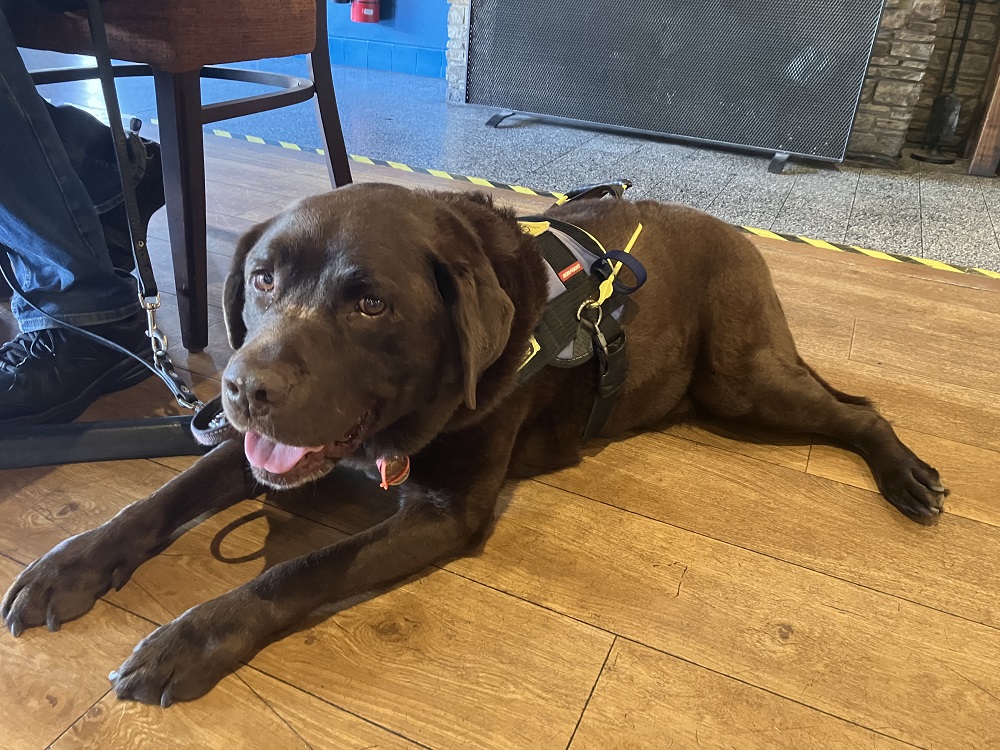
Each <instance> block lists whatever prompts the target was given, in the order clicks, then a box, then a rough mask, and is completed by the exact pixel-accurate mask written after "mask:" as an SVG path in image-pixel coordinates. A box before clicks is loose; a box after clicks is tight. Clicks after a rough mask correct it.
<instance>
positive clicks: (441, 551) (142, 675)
mask: <svg viewBox="0 0 1000 750" xmlns="http://www.w3.org/2000/svg"><path fill="white" fill-rule="evenodd" d="M502 441H503V442H505V443H508V444H507V445H505V447H503V448H502V449H501V451H500V452H497V453H494V452H493V451H490V450H489V448H488V447H484V446H482V445H479V444H478V443H477V444H476V445H471V446H470V445H468V444H466V445H464V448H466V450H464V451H462V453H461V455H457V456H456V457H455V459H454V460H451V461H449V462H448V463H447V464H444V465H442V464H437V463H434V464H433V465H432V467H431V468H429V469H428V468H423V467H421V466H415V467H414V474H413V476H411V479H410V480H409V482H408V483H407V484H406V485H403V487H404V488H406V489H405V490H404V492H402V493H401V495H402V500H401V502H400V507H399V509H398V511H397V512H396V513H395V514H394V515H393V516H391V517H390V518H388V519H386V520H385V521H382V522H381V523H379V524H377V525H375V526H373V527H371V528H370V529H367V530H366V531H363V532H361V533H359V534H356V535H354V536H351V537H349V538H347V539H344V540H342V541H340V542H338V543H337V544H334V545H331V546H329V547H325V548H323V549H320V550H317V551H315V552H312V553H310V554H308V555H304V556H302V557H298V558H295V559H293V560H289V561H287V562H283V563H280V564H278V565H275V566H274V567H272V568H270V569H268V570H267V571H265V572H264V573H262V574H261V575H259V576H258V577H257V578H255V579H254V580H252V581H250V582H249V583H247V584H244V585H243V586H240V587H239V588H236V589H233V590H232V591H230V592H228V593H226V594H223V595H222V596H220V597H218V598H217V599H213V600H211V601H208V602H205V603H204V604H200V605H198V606H197V607H194V608H192V609H190V610H188V611H187V612H185V613H184V614H183V615H181V616H180V617H179V618H177V619H176V620H174V621H173V622H170V623H167V624H166V625H164V626H162V627H161V628H159V629H158V630H156V631H154V632H153V633H152V634H150V635H149V636H148V637H147V638H146V639H145V640H143V641H142V643H140V644H139V645H138V646H137V647H136V650H135V651H134V652H133V654H132V656H130V657H129V658H128V660H126V661H125V663H124V664H123V665H122V666H121V667H120V668H119V669H118V670H117V672H114V673H112V680H113V681H114V683H115V690H116V692H117V694H118V697H119V698H126V699H132V700H137V701H142V702H143V703H153V704H157V703H158V704H160V705H162V706H167V705H170V704H171V703H173V702H174V701H178V700H191V699H193V698H197V697H198V696H200V695H203V694H204V693H206V692H207V691H208V690H210V689H211V688H212V687H213V686H214V685H215V684H216V683H217V682H218V681H219V680H220V679H221V678H222V677H224V676H225V675H226V674H227V673H228V672H230V671H232V670H233V669H236V668H237V667H238V666H239V665H240V663H241V661H244V660H246V659H248V658H249V657H250V656H251V655H252V654H253V653H254V652H255V651H256V650H258V649H259V648H261V647H262V646H263V645H264V644H265V643H267V642H268V640H269V639H270V638H271V637H273V636H274V634H276V633H279V632H281V631H283V630H286V629H288V628H290V627H292V626H294V625H296V624H297V623H299V622H300V621H301V620H302V619H303V618H304V617H305V616H306V615H307V614H309V613H310V612H312V611H313V610H315V609H316V608H318V607H320V606H322V605H324V604H328V603H333V602H338V601H343V600H344V599H347V598H349V597H352V596H356V595H358V594H362V593H364V592H367V591H370V590H371V589H373V588H376V587H380V586H382V585H385V584H388V583H391V582H394V581H397V580H399V579H400V578H403V577H405V576H407V575H410V574H412V573H415V572H418V571H420V570H423V569H424V568H426V567H428V566H429V565H431V564H433V563H435V562H437V561H439V560H442V559H445V558H448V557H453V556H455V555H458V554H460V553H462V552H464V551H465V550H467V549H468V548H469V547H470V545H472V544H473V543H476V542H478V541H479V540H480V539H481V538H482V536H483V535H484V534H485V532H486V531H487V530H488V528H489V525H490V523H491V522H492V520H493V512H494V508H495V506H496V502H497V497H498V493H499V490H500V486H501V484H502V482H503V480H504V474H505V470H506V466H507V461H508V460H509V456H510V450H511V445H510V444H512V443H513V437H509V438H502ZM483 442H484V443H485V442H493V444H494V445H493V447H496V443H497V442H499V441H497V440H496V436H495V435H491V436H490V437H489V439H488V440H487V441H483ZM453 443H454V446H452V447H447V448H445V449H444V450H443V451H440V450H439V451H438V454H439V455H441V454H444V455H448V454H449V453H453V454H454V449H455V448H457V447H458V446H460V445H461V443H462V441H461V440H456V441H453ZM503 451H505V452H503ZM487 455H488V456H489V457H490V460H488V461H484V460H483V457H484V456H487ZM423 457H424V454H421V459H423ZM494 457H496V458H497V459H498V460H497V462H496V463H495V464H494V463H492V458H494ZM502 457H503V458H502ZM422 468H423V473H422V474H421V469H422ZM484 469H485V470H486V471H484ZM429 474H430V475H432V476H433V477H434V480H435V481H434V484H435V485H436V486H437V487H439V488H438V489H434V490H432V491H430V490H424V489H421V483H422V482H425V481H427V479H428V475H429ZM438 478H440V481H437V480H438ZM411 482H415V483H416V484H413V485H411V484H410V483H411ZM441 482H447V483H448V485H447V487H443V488H441Z"/></svg>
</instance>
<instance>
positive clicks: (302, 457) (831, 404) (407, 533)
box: [2, 184, 946, 706]
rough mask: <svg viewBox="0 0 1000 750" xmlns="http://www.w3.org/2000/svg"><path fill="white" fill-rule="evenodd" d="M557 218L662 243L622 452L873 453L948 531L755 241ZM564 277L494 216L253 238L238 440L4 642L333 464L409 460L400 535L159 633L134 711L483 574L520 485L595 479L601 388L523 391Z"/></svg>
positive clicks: (380, 208)
mask: <svg viewBox="0 0 1000 750" xmlns="http://www.w3.org/2000/svg"><path fill="white" fill-rule="evenodd" d="M549 215H550V216H551V217H553V218H557V219H561V220H563V221H566V222H569V223H571V224H574V225H577V226H578V227H581V228H583V229H585V230H587V231H588V232H590V233H591V234H592V235H594V236H595V237H597V238H598V239H599V240H600V241H601V242H602V243H603V244H604V246H605V247H609V248H616V247H618V248H620V247H622V246H624V245H625V244H626V242H627V241H628V240H629V238H630V237H631V235H632V234H633V232H634V230H635V228H636V226H637V225H638V224H639V223H640V222H641V223H642V225H643V227H644V229H643V231H642V234H641V235H640V236H639V239H638V241H637V243H636V245H635V247H634V249H633V254H634V255H635V256H636V257H637V258H638V259H639V260H641V262H642V263H643V264H644V266H645V267H646V268H647V269H648V271H649V278H648V282H647V283H646V284H645V285H644V286H643V287H642V288H641V289H639V290H638V291H636V292H635V293H634V294H632V295H631V296H630V297H629V298H628V302H627V305H626V309H625V311H624V315H623V317H622V327H623V328H624V329H625V330H626V331H627V334H628V339H629V351H630V352H631V355H630V369H629V371H628V379H627V381H626V383H625V385H624V387H623V388H622V389H621V391H620V397H619V399H618V401H617V403H616V405H615V407H614V409H613V411H612V412H611V414H610V418H609V419H608V421H607V422H606V423H605V425H604V428H603V430H602V432H601V434H602V436H604V437H607V438H614V437H620V436H624V435H626V434H627V433H628V432H630V431H634V430H638V429H641V428H644V427H648V426H651V425H654V424H655V423H659V422H662V421H663V420H668V419H672V418H678V417H681V416H683V415H684V414H686V413H688V412H689V411H691V410H692V409H697V410H698V411H700V412H701V413H705V414H709V415H712V416H715V417H718V418H721V419H726V420H735V421H738V422H742V423H745V424H748V425H760V426H763V427H766V428H768V429H772V430H780V431H788V432H793V433H818V434H821V435H826V436H829V437H831V438H834V439H836V440H839V441H841V442H843V443H844V444H845V445H846V446H848V447H850V448H852V449H853V450H855V451H857V452H858V453H859V454H861V455H862V456H863V457H864V459H865V460H866V461H867V463H868V465H869V466H870V467H871V470H872V473H873V474H874V476H875V480H876V482H877V483H878V487H879V489H880V491H881V492H882V494H883V495H884V496H885V498H886V499H887V500H888V501H889V502H890V503H892V504H893V505H894V506H896V507H897V508H898V509H899V510H900V511H902V512H903V513H905V514H906V515H907V516H909V517H910V518H912V519H914V520H916V521H922V522H930V521H933V520H934V519H935V518H937V516H938V514H939V513H940V512H941V510H942V504H943V499H944V496H945V494H946V490H945V488H944V487H943V486H942V485H941V482H940V479H939V477H938V473H937V471H935V470H934V469H933V468H931V467H930V466H928V465H927V464H926V463H924V462H923V461H921V460H920V459H919V458H917V456H916V455H914V453H913V452H912V451H911V450H910V449H909V448H907V447H906V446H905V445H904V444H903V443H902V442H900V440H899V438H897V437H896V435H895V433H894V432H893V429H892V427H891V426H890V425H889V423H888V422H887V421H886V420H885V419H884V418H883V417H882V416H881V415H880V414H879V413H878V412H877V411H876V410H875V409H874V408H873V407H872V406H871V405H870V404H869V403H868V401H867V400H866V399H864V398H860V397H857V396H850V395H847V394H845V393H842V392H840V391H838V390H836V389H835V388H833V387H831V386H830V385H828V384H827V383H826V382H824V381H823V380H822V379H821V378H820V377H819V376H818V375H817V374H816V373H815V372H813V370H812V369H810V367H809V366H808V365H807V364H806V363H805V362H803V360H802V358H801V357H800V356H799V355H798V353H797V352H796V348H795V344H794V343H793V341H792V335H791V333H790V332H789V329H788V325H787V323H786V321H785V317H784V314H783V313H782V309H781V305H780V303H779V301H778V297H777V295H776V294H775V291H774V287H773V286H772V283H771V278H770V274H769V272H768V269H767V267H766V265H765V264H764V260H763V258H762V257H761V255H760V253H759V252H758V251H757V250H756V248H755V247H754V246H753V245H752V244H751V243H750V242H749V241H748V240H747V239H746V238H745V237H744V236H743V235H742V234H740V233H739V232H738V231H737V230H735V229H734V228H732V227H730V226H729V225H727V224H724V223H723V222H721V221H718V220H716V219H714V218H712V217H711V216H709V215H707V214H705V213H702V212H700V211H696V210H693V209H690V208H684V207H682V206H677V205H665V204H661V203H656V202H651V201H640V202H635V203H632V202H628V201H622V200H580V201H575V202H571V203H568V204H566V205H563V206H558V207H554V208H552V209H551V210H550V211H549ZM545 274H546V271H545V268H544V267H543V260H542V259H541V257H540V255H539V251H538V248H537V246H536V242H535V240H534V239H533V238H532V237H531V236H529V235H528V234H526V233H525V232H523V231H522V229H521V227H520V226H519V225H518V223H517V221H516V220H515V217H514V215H513V214H512V213H511V212H510V211H509V210H506V209H502V208H498V207H496V206H494V205H493V203H492V201H491V199H490V198H489V197H487V196H485V195H483V194H468V193H443V192H442V193H437V192H419V191H417V192H415V191H410V190H407V189H404V188H400V187H395V186H391V185H378V184H362V185H355V186H351V187H346V188H342V189H340V190H337V191H336V192H333V193H329V194H326V195H320V196H316V197H311V198H307V199H305V200H302V201H301V202H299V203H298V204H296V205H295V206H293V207H292V208H290V209H289V210H287V211H285V212H284V213H282V214H281V215H279V216H277V217H275V218H273V219H271V220H269V221H266V222H264V223H262V224H260V225H259V226H257V227H255V228H254V229H252V230H251V231H250V232H249V233H248V234H247V235H246V236H244V237H243V238H242V239H241V241H240V242H239V245H238V247H237V250H236V254H235V258H234V262H233V267H232V272H231V273H230V275H229V278H228V280H227V281H226V287H225V312H226V323H227V326H228V330H229V336H230V338H231V341H232V345H233V347H234V349H235V350H236V353H235V354H234V355H233V357H232V359H231V361H230V362H229V365H228V367H227V368H226V371H225V374H224V378H223V384H222V390H223V393H222V398H223V401H224V408H225V413H226V416H227V417H228V419H229V422H230V423H231V425H232V427H233V428H235V430H236V431H238V433H239V434H240V439H232V440H228V441H226V442H225V443H223V444H221V445H220V446H218V447H217V448H215V449H214V450H213V451H211V452H210V453H209V454H208V455H206V456H204V457H203V458H201V459H200V460H199V461H198V462H197V463H196V464H195V465H194V466H192V467H191V468H190V469H188V470H187V471H185V472H183V473H182V474H180V475H179V476H177V477H176V478H175V479H174V480H172V481H171V482H169V483H168V484H167V485H166V486H164V487H163V488H162V489H160V490H159V491H157V492H155V493H154V494H153V495H151V496H150V497H148V498H146V499H145V500H141V501H139V502H137V503H135V504H133V505H131V506H129V507H127V508H126V509H125V510H123V511H122V512H121V513H119V514H118V515H117V516H115V517H114V518H113V519H111V520H110V521H108V522H107V523H105V524H104V525H103V526H100V527H99V528H96V529H94V530H92V531H89V532H87V533H84V534H80V535H78V536H75V537H73V538H71V539H68V540H67V541H65V542H63V543H62V544H60V545H59V546H57V547H56V548H55V549H53V550H52V551H51V552H49V553H48V554H47V555H45V556H44V557H43V558H41V559H40V560H38V561H37V562H35V563H34V564H32V565H31V566H29V567H28V568H27V569H26V570H25V571H24V572H23V573H22V574H21V575H20V576H19V577H18V579H17V580H16V581H15V582H14V584H13V586H12V587H11V589H10V590H9V591H8V592H7V595H6V597H5V598H4V600H3V604H2V614H3V617H4V620H5V622H6V625H7V627H8V628H9V629H10V631H11V632H12V633H13V634H14V635H15V636H16V635H18V634H19V633H20V632H21V631H22V630H24V629H25V628H29V627H33V626H37V625H42V624H47V625H48V626H49V628H50V629H52V630H55V629H57V628H58V627H59V624H60V623H61V622H64V621H66V620H69V619H71V618H74V617H78V616H79V615H82V614H83V613H84V612H86V611H87V610H89V609H90V608H91V606H92V605H93V604H94V601H95V600H96V599H97V598H98V597H100V596H101V595H103V594H104V593H105V592H107V591H108V590H109V589H110V588H111V587H115V588H119V587H121V586H122V585H124V584H125V582H126V581H127V580H128V579H129V577H130V575H131V574H132V572H133V571H134V570H135V569H136V568H137V567H138V566H139V565H141V564H142V563H143V562H144V561H145V560H147V559H149V558H150V557H151V556H153V555H154V554H156V552H157V551H159V550H161V549H163V547H164V546H165V545H166V544H168V543H169V541H170V539H171V537H172V535H173V534H174V532H175V531H176V530H177V529H178V528H180V527H181V526H183V525H184V524H186V523H188V522H189V521H191V520H192V519H195V518H196V517H198V516H199V515H201V514H203V513H206V512H208V511H212V510H216V509H219V508H222V507H225V506H228V505H232V504H234V503H236V502H238V501H240V500H243V499H245V498H248V497H253V496H255V495H257V494H259V493H260V492H261V491H262V490H263V489H264V488H274V489H285V488H291V487H296V486H299V485H302V484H304V483H307V482H312V481H314V480H316V479H318V478H319V477H322V476H323V475H325V474H327V473H328V472H329V471H330V470H331V469H333V467H334V466H336V465H337V464H342V465H344V466H346V467H350V468H352V469H358V470H361V471H365V472H368V473H370V474H371V475H372V476H373V477H378V476H379V469H378V468H377V467H379V463H380V461H382V460H383V459H384V457H386V456H409V457H412V462H411V466H412V469H411V475H410V477H409V479H408V480H407V481H406V482H405V483H403V484H402V485H400V488H399V495H398V496H399V506H398V510H397V511H396V512H395V513H394V515H392V516H391V517H390V518H388V519H387V520H385V521H383V522H381V523H379V524H378V525H376V526H373V527H372V528H370V529H368V530H366V531H364V532H362V533H359V534H357V535H355V536H352V537H349V538H347V539H345V540H343V541H341V542H338V543H337V544H334V545H332V546H329V547H326V548H324V549H318V550H316V551H315V552H312V553H311V554H308V555H305V556H303V557H300V558H296V559H293V560H289V561H287V562H284V563H281V564H278V565H275V566H274V567H271V568H270V569H268V570H267V571H266V572H264V573H262V574H261V575H260V576H258V577H257V578H255V579H254V580H252V581H250V582H249V583H247V584H245V585H243V586H240V587H239V588H237V589H234V590H233V591H230V592H229V593H227V594H224V595H223V596H221V597H219V598H217V599H214V600H212V601H208V602H205V603H204V604H201V605H199V606H197V607H194V608H192V609H190V610H189V611H187V612H185V613H184V614H183V615H181V616H180V617H178V618H177V619H176V620H174V621H173V622H170V623H168V624H166V625H164V626H162V627H160V628H159V629H157V630H156V631H155V632H153V633H152V634H151V635H150V636H148V637H147V638H146V639H145V640H143V641H142V643H140V644H139V646H138V647H137V648H136V649H135V651H134V652H133V654H132V655H131V656H130V657H129V658H128V659H127V660H126V661H125V663H124V664H123V665H122V666H121V667H120V668H119V669H118V670H117V671H116V672H113V673H112V674H111V680H112V681H113V682H114V685H115V689H116V691H117V694H118V696H119V697H121V698H130V699H135V700H139V701H143V702H147V703H159V704H161V705H163V706H166V705H169V704H170V703H171V702H173V701H177V700H189V699H192V698H195V697H197V696H200V695H202V694H203V693H205V692H206V691H208V690H209V689H210V688H211V687H212V686H213V685H214V684H215V683H216V682H217V681H218V680H219V679H220V678H221V677H223V676H224V675H225V674H226V673H227V672H229V671H230V670H232V669H234V668H236V667H238V666H239V664H240V663H241V661H243V660H246V659H247V658H248V657H249V656H250V655H252V654H253V653H254V651H255V650H256V649H258V648H260V647H261V646H262V645H263V644H265V643H266V642H267V641H268V639H269V638H270V637H273V635H274V634H276V633H279V632H280V631H282V630H284V629H287V628H289V627H291V626H294V625H295V624H296V623H298V622H300V621H301V620H302V619H303V618H304V617H305V616H306V615H307V614H309V613H310V612H312V611H313V610H315V609H316V608H317V607H319V606H320V605H324V604H327V603H331V602H336V601H340V600H344V599H346V598H348V597H351V596H355V595H358V594H360V593H364V592H367V591H370V590H372V589H373V588H375V587H379V586H381V585H383V584H387V583H390V582H393V581H395V580H398V579H400V578H403V577H405V576H407V575H409V574H412V573H414V572H416V571H419V570H421V569H423V568H425V567H427V566H429V565H430V564H432V563H434V562H435V561H439V560H442V559H445V558H448V557H453V556H456V555H460V554H462V553H463V552H465V551H467V550H468V549H470V547H471V546H473V545H475V544H477V543H478V542H480V541H481V540H482V539H483V538H484V536H485V534H486V533H487V531H488V529H489V528H490V525H491V522H492V521H493V519H494V512H495V507H496V504H497V499H498V493H499V490H500V488H501V485H502V483H503V482H504V481H505V480H506V479H508V478H511V477H529V476H532V475H535V474H538V473H539V472H545V471H550V470H553V469H557V468H560V467H565V466H568V465H571V464H573V463H575V462H577V461H579V460H580V447H581V436H582V434H583V431H584V426H585V424H586V423H587V420H588V416H589V414H590V411H591V408H592V405H593V403H594V396H595V382H596V380H595V378H596V375H595V370H594V369H593V368H592V367H589V366H582V367H576V368H572V369H561V368H554V367H548V368H545V369H543V370H542V371H541V372H540V373H539V374H537V375H536V376H535V377H533V378H532V379H530V380H528V381H527V382H526V383H523V384H519V383H518V376H517V371H518V368H519V366H520V365H521V364H522V362H523V360H524V355H525V351H526V347H527V346H528V342H529V337H530V336H531V334H532V332H533V330H534V329H535V327H536V324H537V323H538V321H539V319H540V316H541V315H542V312H543V310H544V308H545V306H546V300H547V294H546V280H545ZM383 469H384V467H383ZM382 473H383V479H384V470H383V472H382Z"/></svg>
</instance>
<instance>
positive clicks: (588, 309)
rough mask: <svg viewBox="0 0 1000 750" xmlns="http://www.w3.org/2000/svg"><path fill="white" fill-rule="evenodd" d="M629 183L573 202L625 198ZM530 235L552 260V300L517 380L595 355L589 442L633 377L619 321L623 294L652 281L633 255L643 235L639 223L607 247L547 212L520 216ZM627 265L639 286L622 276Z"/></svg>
mask: <svg viewBox="0 0 1000 750" xmlns="http://www.w3.org/2000/svg"><path fill="white" fill-rule="evenodd" d="M630 184H631V183H629V182H628V181H625V180H623V181H621V182H615V183H606V184H601V185H592V186H588V187H585V188H580V189H578V190H575V191H572V192H571V193H569V194H568V195H567V197H566V199H565V200H563V201H561V202H567V201H571V200H576V199H579V198H583V197H587V198H593V197H601V196H605V195H612V196H615V197H616V198H617V197H621V195H622V193H624V191H625V190H626V189H627V188H628V187H629V186H630ZM518 221H519V223H520V225H521V229H522V231H524V232H525V233H527V234H530V235H532V236H533V237H534V238H535V242H536V243H537V245H538V249H539V252H540V253H541V256H542V258H543V259H544V260H545V263H546V266H547V268H546V282H547V285H548V295H549V296H548V305H547V306H546V308H545V312H544V314H543V315H542V320H541V322H540V323H539V324H538V326H537V327H536V328H535V331H534V333H533V335H532V336H531V338H530V339H529V341H528V349H527V351H526V352H525V358H524V362H522V364H521V367H520V370H519V377H520V382H522V383H523V382H525V381H527V380H529V379H530V378H531V377H532V376H534V375H536V374H537V373H538V372H539V371H540V370H541V369H542V368H543V367H546V366H553V367H578V366H580V365H582V364H585V363H586V362H589V361H590V360H591V359H594V358H595V357H596V359H597V361H598V367H597V395H596V397H595V399H594V406H593V408H592V409H591V412H590V419H589V420H588V421H587V427H586V429H585V430H584V434H583V440H584V441H586V440H589V439H590V438H591V437H593V436H594V435H596V434H597V433H598V432H599V431H600V430H601V428H602V427H603V426H604V424H605V423H606V422H607V420H608V417H609V416H610V414H611V410H612V408H614V405H615V402H616V400H617V396H618V391H619V389H620V388H621V387H622V386H623V385H624V384H625V379H626V377H627V376H628V359H627V357H626V336H625V331H624V330H623V329H622V327H621V325H620V323H619V319H620V317H621V314H622V311H623V310H624V307H625V298H626V296H627V295H629V294H631V293H632V292H634V291H635V290H637V289H638V288H639V287H641V286H642V285H643V283H645V281H646V270H645V269H644V268H643V266H642V264H641V263H639V261H638V260H637V259H636V258H635V257H634V256H633V255H631V250H632V246H633V245H634V244H635V241H636V240H637V239H638V237H639V234H640V233H641V232H642V225H641V224H639V225H638V226H637V227H636V229H635V232H634V233H633V234H632V238H631V239H630V240H629V242H628V243H627V244H626V246H625V248H624V249H622V250H605V248H604V247H603V246H602V245H601V243H600V242H599V241H598V240H597V239H596V238H595V237H593V236H592V235H591V234H590V233H588V232H586V231H585V230H583V229H581V228H580V227H577V226H574V225H573V224H568V223H566V222H564V221H559V220H557V219H551V218H548V217H545V216H530V217H525V218H522V219H519V220H518ZM622 267H626V268H628V270H629V271H631V273H632V275H633V276H634V280H635V283H634V284H633V285H631V286H629V285H626V284H625V283H624V282H623V281H621V279H620V278H618V276H619V273H620V271H621V269H622Z"/></svg>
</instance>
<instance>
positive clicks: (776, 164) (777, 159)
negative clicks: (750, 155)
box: [767, 151, 791, 174]
mask: <svg viewBox="0 0 1000 750" xmlns="http://www.w3.org/2000/svg"><path fill="white" fill-rule="evenodd" d="M789 156H791V154H786V153H785V152H784V151H778V152H776V153H775V154H774V156H772V157H771V163H770V164H768V165H767V171H768V172H770V173H771V174H781V173H782V172H784V171H785V165H786V164H788V157H789Z"/></svg>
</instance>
